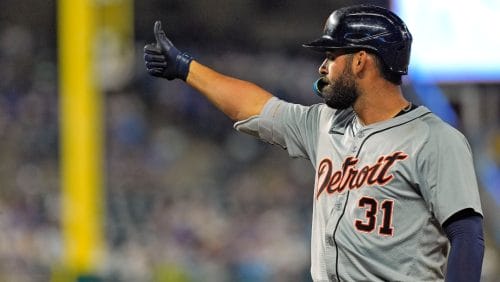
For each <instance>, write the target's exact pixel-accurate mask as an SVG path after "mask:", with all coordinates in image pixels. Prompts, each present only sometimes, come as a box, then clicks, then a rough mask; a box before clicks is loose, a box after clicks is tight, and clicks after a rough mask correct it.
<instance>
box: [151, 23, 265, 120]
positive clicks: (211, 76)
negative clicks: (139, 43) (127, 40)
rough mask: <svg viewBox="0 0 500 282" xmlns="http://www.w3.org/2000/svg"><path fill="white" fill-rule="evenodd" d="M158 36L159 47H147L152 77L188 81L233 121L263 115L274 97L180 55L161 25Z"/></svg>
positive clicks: (156, 44) (159, 24) (159, 25)
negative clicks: (264, 108) (265, 105)
mask: <svg viewBox="0 0 500 282" xmlns="http://www.w3.org/2000/svg"><path fill="white" fill-rule="evenodd" d="M154 34H155V38H156V43H155V44H148V45H146V46H145V47H144V60H145V63H146V68H147V70H148V72H149V74H151V75H153V76H156V77H162V78H166V79H168V80H172V79H176V78H179V79H182V80H184V81H185V82H187V83H188V84H189V85H191V86H192V87H193V88H194V89H196V90H198V91H199V92H200V93H202V94H203V95H204V96H205V97H207V99H208V100H209V101H210V102H211V103H212V104H214V105H215V106H216V107H217V108H218V109H219V110H221V111H222V112H223V113H224V114H226V115H227V116H228V117H229V118H231V119H232V120H243V119H246V118H248V117H251V116H253V115H257V114H259V113H260V111H261V110H262V107H263V106H264V104H265V103H266V102H267V101H268V100H269V99H270V98H271V97H272V94H271V93H269V92H267V91H266V90H264V89H262V88H260V87H259V86H257V85H255V84H253V83H251V82H248V81H244V80H240V79H236V78H233V77H230V76H227V75H223V74H221V73H219V72H217V71H215V70H212V69H210V68H209V67H207V66H204V65H202V64H200V63H198V62H197V61H195V60H193V58H192V57H191V56H190V55H189V54H187V53H182V52H180V51H179V50H178V49H177V48H175V46H174V45H173V44H172V42H171V41H170V40H169V39H168V38H167V36H166V35H165V32H164V31H163V30H162V28H161V23H160V22H159V21H157V22H156V23H155V26H154Z"/></svg>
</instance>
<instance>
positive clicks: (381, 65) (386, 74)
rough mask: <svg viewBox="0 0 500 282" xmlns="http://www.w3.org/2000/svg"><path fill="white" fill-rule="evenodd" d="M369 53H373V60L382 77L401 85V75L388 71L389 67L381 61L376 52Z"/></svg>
mask: <svg viewBox="0 0 500 282" xmlns="http://www.w3.org/2000/svg"><path fill="white" fill-rule="evenodd" d="M371 54H373V57H374V58H375V62H376V64H377V68H378V71H379V73H380V74H381V75H382V77H383V78H384V79H385V80H387V81H390V82H391V83H393V84H396V85H401V83H402V79H401V77H402V75H401V74H398V73H395V72H392V71H390V70H389V68H388V67H387V66H386V64H385V63H384V62H383V61H382V59H381V58H380V57H379V56H378V55H377V54H374V53H373V52H371Z"/></svg>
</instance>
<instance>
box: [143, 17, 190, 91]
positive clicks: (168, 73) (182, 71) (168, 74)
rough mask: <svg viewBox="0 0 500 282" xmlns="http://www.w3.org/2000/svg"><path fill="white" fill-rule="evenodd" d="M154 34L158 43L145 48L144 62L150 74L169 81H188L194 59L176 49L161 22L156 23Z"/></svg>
mask: <svg viewBox="0 0 500 282" xmlns="http://www.w3.org/2000/svg"><path fill="white" fill-rule="evenodd" d="M154 34H155V38H156V43H155V44H148V45H146V46H144V62H145V63H146V69H147V71H148V73H149V74H150V75H152V76H157V77H163V78H166V79H168V80H173V79H176V78H180V79H182V80H184V81H186V78H187V76H188V73H189V65H190V64H191V61H192V60H193V57H191V56H190V55H189V54H187V53H182V52H180V51H179V50H178V49H177V48H175V46H174V44H172V42H171V41H170V40H169V39H168V38H167V36H166V35H165V32H164V31H163V29H162V28H161V22H160V21H156V22H155V27H154Z"/></svg>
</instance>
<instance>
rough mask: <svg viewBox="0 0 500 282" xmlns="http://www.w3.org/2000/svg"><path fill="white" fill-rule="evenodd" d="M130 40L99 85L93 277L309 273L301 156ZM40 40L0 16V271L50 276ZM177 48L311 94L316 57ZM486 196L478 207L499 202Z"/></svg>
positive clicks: (250, 277) (46, 72)
mask: <svg viewBox="0 0 500 282" xmlns="http://www.w3.org/2000/svg"><path fill="white" fill-rule="evenodd" d="M173 2H175V1H173ZM148 24H149V23H148ZM148 38H149V39H151V38H150V37H148ZM136 44H137V46H136V48H135V49H136V50H137V51H136V56H135V58H136V61H135V65H134V67H133V72H134V73H133V75H132V78H131V79H130V81H129V82H128V83H127V84H125V85H123V86H122V87H121V88H120V89H118V90H116V89H115V90H113V91H106V92H105V93H104V96H105V97H104V100H105V105H106V106H105V111H104V113H103V114H104V120H105V123H106V127H105V128H106V131H105V132H103V134H105V137H106V138H105V140H106V150H105V156H104V159H105V167H104V168H103V169H104V170H105V173H104V174H105V183H103V197H104V199H105V207H106V214H105V220H104V230H105V236H106V243H107V251H106V259H105V263H104V264H103V265H102V268H101V269H100V270H99V271H100V275H101V278H102V279H103V280H104V281H181V282H183V281H220V282H224V281H242V282H247V281H248V282H250V281H257V282H258V281H278V282H279V281H310V276H309V263H310V260H309V247H310V246H309V242H310V223H311V209H312V193H311V189H312V185H313V182H314V179H313V177H314V175H313V168H312V166H311V165H310V163H309V162H308V161H306V160H302V159H290V158H289V157H288V155H287V154H286V152H285V151H283V150H282V149H280V148H277V147H273V146H270V145H268V144H264V143H263V142H261V141H258V140H255V139H254V138H252V137H249V136H246V135H243V134H241V133H238V132H236V131H235V130H234V129H233V128H232V122H231V121H230V120H229V119H228V118H226V117H225V116H224V115H223V114H221V113H219V112H218V111H217V110H216V109H215V108H214V107H213V106H211V105H210V104H209V103H208V102H207V101H206V100H205V99H204V98H202V97H200V96H199V95H197V94H196V92H195V91H194V90H193V89H191V88H189V87H188V86H186V85H184V84H183V83H181V82H178V81H173V82H166V81H164V80H159V79H153V78H151V77H149V76H147V74H146V72H145V71H144V68H143V63H142V55H141V51H142V46H143V44H144V40H143V39H139V40H137V42H136ZM42 45H43V44H42ZM48 47H50V46H47V47H46V48H43V46H41V44H40V42H38V41H37V36H36V35H35V34H33V33H32V32H31V31H30V30H29V29H27V28H25V27H22V26H20V25H3V26H0V77H1V82H0V152H1V161H0V187H1V188H0V230H2V232H1V233H2V234H1V235H0V281H16V282H22V281H49V280H50V279H51V275H52V271H53V268H54V266H55V265H57V264H58V263H59V262H60V259H61V254H62V249H61V248H62V244H61V229H60V210H59V205H60V203H59V201H60V167H59V144H58V143H59V126H58V123H59V121H58V85H57V83H58V82H57V81H58V78H57V75H58V73H57V62H56V57H55V52H54V50H51V49H48ZM185 48H186V49H190V50H193V51H194V53H195V54H197V55H198V56H199V57H200V61H201V62H203V63H205V64H208V65H210V66H212V67H214V68H216V69H218V70H220V71H222V72H224V73H230V74H232V75H235V76H237V77H241V78H244V79H247V80H251V81H254V82H256V83H257V84H259V85H261V86H263V87H264V88H266V89H268V90H269V91H270V92H272V93H274V94H275V95H277V96H278V97H280V98H283V99H287V100H290V101H294V102H297V103H305V104H312V103H315V102H319V99H318V98H316V97H314V96H313V94H312V91H311V88H310V87H311V82H312V81H313V80H314V78H315V76H316V71H317V67H318V65H319V63H320V62H321V59H322V58H320V57H317V58H312V57H310V56H309V57H306V56H301V55H297V54H296V53H294V52H292V53H289V54H283V53H281V52H278V51H277V50H275V49H273V48H271V52H258V53H253V54H246V53H245V52H241V53H238V52H227V53H226V52H220V51H219V52H212V53H207V54H203V50H201V48H200V47H199V46H196V45H193V46H185ZM227 49H228V50H230V49H231V48H230V47H228V48H227ZM237 49H238V48H236V46H235V50H237ZM212 51H213V50H212ZM498 89H500V86H498ZM497 101H498V100H497ZM489 130H490V129H489ZM479 133H480V134H481V132H479ZM483 133H484V132H483ZM488 136H489V137H488V138H489V140H490V141H489V143H488V144H492V145H491V147H488V148H485V149H484V150H481V152H479V153H484V152H487V153H488V154H490V155H491V156H494V158H493V161H495V162H497V163H496V165H497V167H498V165H500V157H498V156H500V146H499V145H498V144H500V142H499V141H498V140H500V137H498V136H499V133H498V128H496V129H495V132H494V133H493V134H492V133H491V132H489V133H488ZM495 136H496V137H495ZM473 149H474V150H478V149H476V148H473ZM482 196H483V198H484V197H489V195H488V193H487V192H484V191H482ZM485 201H486V202H487V203H488V204H487V205H488V206H487V207H485V212H488V211H497V210H498V207H497V206H495V203H494V202H493V203H492V201H490V200H485ZM495 216H496V215H495V214H489V217H490V220H488V221H487V226H486V231H487V242H486V243H487V254H486V256H485V264H484V269H483V270H484V271H483V272H484V273H483V276H484V277H483V281H497V279H498V277H499V276H498V275H499V270H498V267H497V266H498V265H499V264H500V257H499V246H500V244H499V242H500V235H499V234H500V233H499V222H498V219H496V218H495ZM491 218H493V219H491Z"/></svg>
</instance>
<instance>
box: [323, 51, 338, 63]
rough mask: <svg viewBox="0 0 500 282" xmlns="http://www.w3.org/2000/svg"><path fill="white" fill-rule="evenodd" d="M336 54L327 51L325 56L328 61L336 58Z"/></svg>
mask: <svg viewBox="0 0 500 282" xmlns="http://www.w3.org/2000/svg"><path fill="white" fill-rule="evenodd" d="M337 57H338V56H336V55H335V54H333V53H327V54H326V58H327V59H328V60H329V61H335V59H336V58H337Z"/></svg>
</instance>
